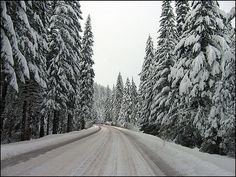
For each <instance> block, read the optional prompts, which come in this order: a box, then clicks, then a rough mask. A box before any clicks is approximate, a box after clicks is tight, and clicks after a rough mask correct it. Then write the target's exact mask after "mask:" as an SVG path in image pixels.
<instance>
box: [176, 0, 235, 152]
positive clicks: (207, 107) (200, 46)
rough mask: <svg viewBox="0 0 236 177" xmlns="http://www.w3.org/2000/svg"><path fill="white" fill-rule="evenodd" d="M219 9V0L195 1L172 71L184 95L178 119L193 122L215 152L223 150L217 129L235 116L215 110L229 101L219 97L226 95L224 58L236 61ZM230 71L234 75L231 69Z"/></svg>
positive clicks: (179, 106) (206, 148)
mask: <svg viewBox="0 0 236 177" xmlns="http://www.w3.org/2000/svg"><path fill="white" fill-rule="evenodd" d="M218 9H219V7H218V4H217V2H216V1H194V2H193V3H192V12H191V13H189V14H188V16H187V18H186V23H185V26H188V29H187V30H186V31H185V32H184V33H183V35H182V36H181V40H180V41H179V43H178V44H177V46H176V48H175V52H176V55H177V62H176V64H175V66H174V67H173V68H172V73H171V76H172V78H173V83H172V87H175V86H176V85H177V86H178V92H179V95H180V97H181V99H180V103H179V105H178V122H179V123H183V122H188V123H189V124H192V125H194V127H196V128H197V129H198V131H199V132H200V134H201V136H202V139H203V141H204V142H203V144H202V149H203V150H204V151H209V152H213V153H220V151H222V149H221V147H222V135H220V134H222V133H220V131H218V129H219V128H220V127H221V125H223V124H222V123H223V122H224V123H225V122H227V121H226V120H225V119H226V117H227V119H228V121H230V120H232V117H231V118H230V117H228V116H224V118H223V117H222V114H221V116H220V114H219V113H216V112H218V111H220V110H221V109H220V108H219V107H218V106H220V104H219V101H220V100H221V102H225V103H226V102H227V100H224V101H223V99H220V98H219V96H223V95H222V94H219V93H220V91H219V90H221V91H222V92H223V93H225V91H223V90H222V89H221V85H222V81H223V80H224V79H222V78H223V77H224V76H223V75H224V72H226V71H225V61H227V64H228V62H229V61H231V62H232V61H234V60H235V58H234V56H233V54H232V52H231V48H230V46H229V42H228V41H227V39H226V36H225V32H224V31H225V30H227V27H226V26H225V25H224V23H223V20H222V18H221V17H220V15H219V10H218ZM227 73H228V74H229V73H231V74H233V73H232V69H231V70H228V71H227ZM225 79H226V77H225ZM226 80H228V78H227V79H226ZM225 94H226V95H227V96H228V95H229V94H227V93H225ZM226 95H225V98H226V97H227V96H226ZM229 97H231V96H229ZM217 102H218V103H217ZM230 104H232V102H231V103H230ZM216 105H217V107H218V108H216ZM228 108H229V107H228ZM216 110H217V111H216ZM222 112H225V111H222ZM222 112H221V113H222ZM225 113H226V112H225ZM216 114H218V115H219V116H216ZM217 117H218V118H217ZM196 132H197V131H196ZM192 138H193V139H194V138H196V137H192Z"/></svg>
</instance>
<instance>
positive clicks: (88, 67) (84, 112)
mask: <svg viewBox="0 0 236 177" xmlns="http://www.w3.org/2000/svg"><path fill="white" fill-rule="evenodd" d="M92 47H93V33H92V27H91V19H90V16H88V18H87V21H86V23H85V30H84V36H83V39H82V60H80V76H79V80H80V82H79V96H80V98H79V103H78V104H79V107H80V112H79V118H80V126H81V127H80V128H81V129H84V128H85V120H86V119H87V120H89V119H91V110H92V106H93V93H94V90H93V78H94V70H93V64H94V61H93V60H92V56H93V49H92Z"/></svg>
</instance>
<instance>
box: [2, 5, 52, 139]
mask: <svg viewBox="0 0 236 177" xmlns="http://www.w3.org/2000/svg"><path fill="white" fill-rule="evenodd" d="M44 12H45V7H44V3H43V2H38V1H37V2H30V1H27V2H25V1H1V23H2V24H1V46H3V48H1V58H3V59H5V57H6V56H8V57H7V58H8V59H7V58H6V59H7V60H3V65H1V66H3V70H2V71H3V73H2V74H3V75H2V76H3V77H1V80H2V81H4V82H3V85H1V86H2V87H1V89H2V88H3V93H4V94H3V95H2V98H1V100H3V101H2V102H1V111H2V112H1V116H2V113H3V112H4V108H5V102H8V100H6V98H9V97H8V95H7V94H9V95H13V96H14V95H15V94H18V95H19V94H21V95H20V98H21V103H20V104H23V108H22V109H23V110H22V111H20V112H23V113H22V115H21V114H20V116H22V121H21V128H22V130H21V134H22V135H21V139H22V140H24V139H29V138H30V136H31V135H30V133H27V132H25V131H26V130H29V131H33V130H32V129H34V126H33V124H34V122H33V121H34V120H32V118H31V117H32V116H34V115H35V114H36V112H38V109H39V107H40V104H38V103H36V102H31V100H34V99H35V98H38V97H40V96H39V95H42V91H43V88H45V87H46V84H45V82H46V74H45V73H46V72H45V71H46V55H45V54H46V51H47V49H48V48H47V42H46V34H47V33H46V30H45V29H46V28H45V23H43V22H42V20H41V19H42V18H43V17H45V15H44ZM2 39H3V40H2ZM7 41H8V42H7ZM6 42H7V43H6ZM6 44H7V46H6ZM5 49H7V50H5ZM9 52H10V53H9ZM9 57H10V58H9ZM9 59H11V63H9ZM9 64H10V65H9ZM10 66H11V67H10ZM7 68H8V69H7ZM5 71H7V72H5ZM10 71H11V72H10ZM10 75H11V76H10ZM8 85H9V86H12V88H13V89H14V90H15V91H17V92H18V93H14V91H13V90H12V88H10V87H8ZM21 90H22V92H21ZM39 100H40V99H39ZM14 102H18V100H17V99H13V100H12V102H11V103H9V102H8V103H9V104H8V105H7V106H9V107H12V106H13V105H15V106H17V104H16V103H14ZM11 104H12V105H11ZM7 109H8V107H7ZM5 111H8V110H5ZM8 117H9V116H8V114H6V112H5V118H1V119H2V121H3V122H2V124H1V125H3V126H4V128H6V129H8V127H7V126H8V125H9V124H7V122H8V120H7V119H8ZM4 119H5V120H4ZM35 121H37V120H35ZM5 133H6V134H8V133H9V132H3V135H2V137H3V138H5V137H4V136H5ZM23 134H24V136H23ZM6 136H8V135H6Z"/></svg>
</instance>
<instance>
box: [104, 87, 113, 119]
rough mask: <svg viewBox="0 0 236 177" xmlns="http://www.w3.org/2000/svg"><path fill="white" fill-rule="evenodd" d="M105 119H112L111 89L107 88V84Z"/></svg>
mask: <svg viewBox="0 0 236 177" xmlns="http://www.w3.org/2000/svg"><path fill="white" fill-rule="evenodd" d="M105 121H112V100H111V89H110V88H109V86H107V88H106V100H105Z"/></svg>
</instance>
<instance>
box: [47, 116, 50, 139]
mask: <svg viewBox="0 0 236 177" xmlns="http://www.w3.org/2000/svg"><path fill="white" fill-rule="evenodd" d="M49 126H50V113H49V114H48V119H47V135H49V128H50V127H49Z"/></svg>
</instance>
